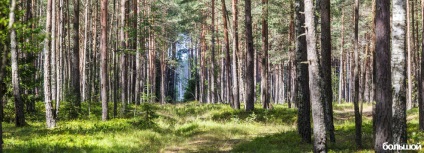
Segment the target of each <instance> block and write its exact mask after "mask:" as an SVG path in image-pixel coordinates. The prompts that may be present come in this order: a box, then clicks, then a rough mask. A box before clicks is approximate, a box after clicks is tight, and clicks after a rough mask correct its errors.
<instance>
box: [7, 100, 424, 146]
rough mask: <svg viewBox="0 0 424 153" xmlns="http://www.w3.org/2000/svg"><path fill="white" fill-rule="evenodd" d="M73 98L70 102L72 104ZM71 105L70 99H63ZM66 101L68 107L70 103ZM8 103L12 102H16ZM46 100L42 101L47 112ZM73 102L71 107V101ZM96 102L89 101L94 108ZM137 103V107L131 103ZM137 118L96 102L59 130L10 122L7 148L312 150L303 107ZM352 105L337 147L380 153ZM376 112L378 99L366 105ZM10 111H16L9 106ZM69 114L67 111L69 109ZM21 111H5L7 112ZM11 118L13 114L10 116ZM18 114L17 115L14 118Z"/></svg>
mask: <svg viewBox="0 0 424 153" xmlns="http://www.w3.org/2000/svg"><path fill="white" fill-rule="evenodd" d="M64 103H65V102H64ZM63 105H66V104H63ZM63 105H62V106H63ZM12 106H13V105H12V103H10V106H5V107H7V108H9V107H12ZM43 106H44V104H43V103H42V102H38V103H37V106H36V108H37V112H40V114H38V115H39V116H40V118H43V117H44V114H43V113H44V112H43V109H44V108H43ZM63 107H65V106H63ZM87 107H88V103H82V111H83V112H84V111H87V110H86V109H87ZM128 107H129V108H131V107H135V106H134V105H130V106H128ZM139 107H140V113H139V115H137V116H136V117H134V118H121V119H111V120H109V121H105V122H103V121H100V118H101V103H98V102H94V103H92V105H91V115H90V116H94V117H90V118H89V117H85V116H86V114H83V115H81V118H84V119H80V120H67V119H66V118H64V119H62V120H60V121H59V122H58V124H57V127H56V128H55V129H52V130H48V129H46V128H45V122H44V120H39V121H38V120H29V121H28V124H29V126H26V127H23V128H16V127H14V125H13V123H12V122H7V121H6V122H5V124H4V127H3V128H4V133H3V134H4V140H5V144H4V151H5V152H220V151H222V152H267V153H268V152H271V153H272V152H312V149H313V146H312V145H311V144H305V143H302V142H301V140H300V137H299V136H298V134H297V131H296V125H295V123H296V118H297V110H296V109H293V108H287V106H286V105H275V106H274V109H273V110H264V109H260V108H258V107H259V104H258V105H257V108H258V109H255V111H252V112H244V111H243V110H233V109H232V108H231V107H230V106H228V105H225V104H199V103H198V102H188V103H181V104H177V105H171V104H166V105H158V104H152V103H143V104H141V105H140V106H139ZM352 107H353V106H352V104H351V103H350V104H341V105H338V104H335V105H334V109H335V116H334V117H335V120H337V121H336V122H335V124H336V125H335V126H336V127H335V128H336V140H337V143H334V144H332V143H329V144H328V148H329V152H373V150H372V122H371V118H370V116H369V113H371V112H368V111H366V112H364V118H363V119H364V122H363V144H364V147H363V148H361V149H359V148H356V146H355V145H354V144H355V143H354V140H355V139H354V138H355V124H354V118H353V117H347V116H352V115H353V112H351V109H352ZM364 108H365V109H364V110H369V108H371V105H364ZM5 110H8V109H5ZM9 110H12V108H9ZM62 113H65V112H63V111H62ZM11 114H14V113H13V112H12V111H10V112H5V115H6V116H10V115H11ZM9 118H10V117H9ZM11 119H13V117H12V118H11ZM408 120H409V121H408V135H409V139H408V143H417V142H421V143H423V140H424V134H423V133H422V132H417V131H419V130H418V109H417V108H414V109H412V110H410V111H408Z"/></svg>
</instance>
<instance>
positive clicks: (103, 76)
mask: <svg viewBox="0 0 424 153" xmlns="http://www.w3.org/2000/svg"><path fill="white" fill-rule="evenodd" d="M107 5H108V1H107V0H102V1H101V4H100V9H101V17H100V29H101V36H100V88H101V89H100V90H101V94H100V96H101V101H102V120H103V121H106V120H107V119H108V108H107V103H108V92H107V90H108V87H107V80H108V79H107V76H108V73H107Z"/></svg>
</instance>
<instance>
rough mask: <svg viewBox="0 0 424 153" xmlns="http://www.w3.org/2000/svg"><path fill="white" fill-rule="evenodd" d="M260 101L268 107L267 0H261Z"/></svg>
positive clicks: (265, 107) (263, 105) (264, 106)
mask: <svg viewBox="0 0 424 153" xmlns="http://www.w3.org/2000/svg"><path fill="white" fill-rule="evenodd" d="M261 65H262V69H261V70H262V71H261V102H262V107H263V108H264V109H268V105H269V91H268V0H262V56H261Z"/></svg>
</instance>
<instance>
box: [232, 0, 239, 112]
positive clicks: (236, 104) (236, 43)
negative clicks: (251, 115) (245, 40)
mask: <svg viewBox="0 0 424 153" xmlns="http://www.w3.org/2000/svg"><path fill="white" fill-rule="evenodd" d="M232 4H233V5H232V8H233V78H232V79H233V98H234V99H233V103H234V108H235V109H240V94H239V79H238V78H239V77H238V73H239V68H238V55H237V54H238V52H239V47H238V46H239V37H238V34H239V33H238V0H232Z"/></svg>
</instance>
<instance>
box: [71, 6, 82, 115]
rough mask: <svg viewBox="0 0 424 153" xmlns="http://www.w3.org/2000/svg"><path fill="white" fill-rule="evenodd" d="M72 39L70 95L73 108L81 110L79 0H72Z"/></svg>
mask: <svg viewBox="0 0 424 153" xmlns="http://www.w3.org/2000/svg"><path fill="white" fill-rule="evenodd" d="M73 27H74V32H75V34H74V37H73V44H74V49H73V54H72V77H71V78H72V80H71V81H72V83H71V84H72V95H73V96H75V99H73V100H74V102H75V106H76V107H78V108H79V109H80V108H81V102H80V95H81V94H80V69H79V65H80V61H79V57H80V56H79V0H74V26H73Z"/></svg>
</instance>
